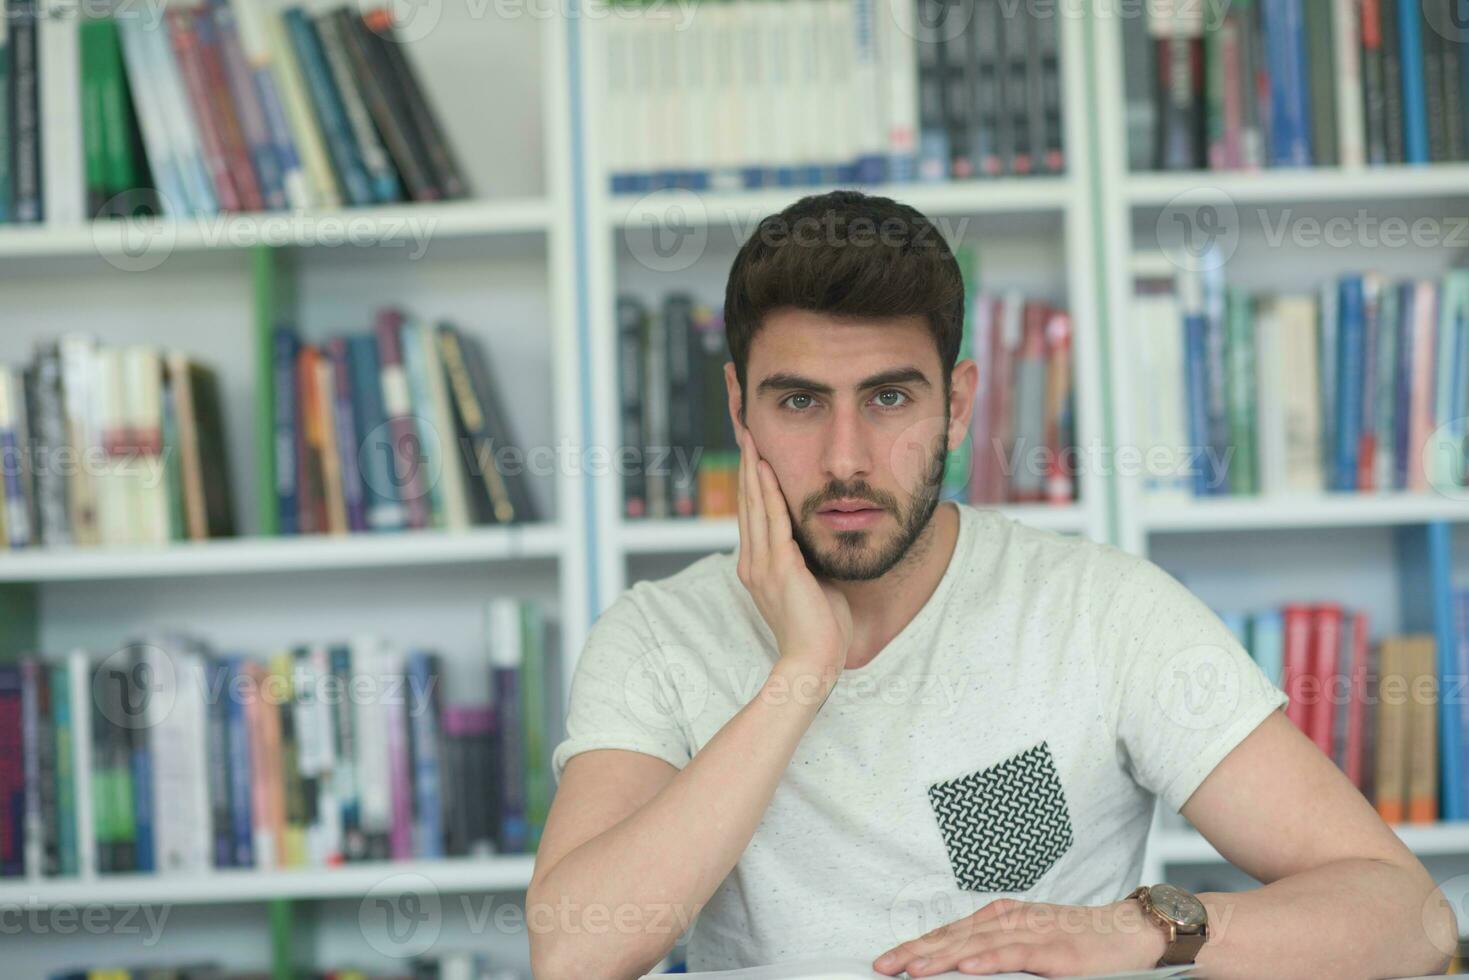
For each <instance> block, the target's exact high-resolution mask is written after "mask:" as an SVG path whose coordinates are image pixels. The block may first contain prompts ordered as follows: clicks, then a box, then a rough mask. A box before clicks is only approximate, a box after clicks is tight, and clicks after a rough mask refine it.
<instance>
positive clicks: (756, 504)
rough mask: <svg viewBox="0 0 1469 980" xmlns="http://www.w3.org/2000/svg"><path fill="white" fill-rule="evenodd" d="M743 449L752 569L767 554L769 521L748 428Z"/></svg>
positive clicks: (758, 454) (752, 438)
mask: <svg viewBox="0 0 1469 980" xmlns="http://www.w3.org/2000/svg"><path fill="white" fill-rule="evenodd" d="M743 450H744V452H746V453H748V454H749V456H750V465H749V466H748V467H747V468H746V470H745V480H744V487H745V493H746V495H747V496H748V497H749V498H750V506H749V515H748V517H749V532H750V560H751V561H752V562H753V563H754V564H753V565H751V566H750V568H751V569H752V570H753V569H756V568H759V567H760V566H761V565H762V564H763V563H764V562H765V559H766V556H767V554H768V549H769V537H770V527H769V525H770V522H769V520H768V519H767V518H766V514H765V495H764V494H763V493H761V492H760V470H759V463H760V453H759V451H758V450H756V449H755V437H754V436H752V435H750V430H749V429H745V432H744V446H743Z"/></svg>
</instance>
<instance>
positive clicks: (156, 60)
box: [141, 20, 219, 215]
mask: <svg viewBox="0 0 1469 980" xmlns="http://www.w3.org/2000/svg"><path fill="white" fill-rule="evenodd" d="M141 36H142V38H143V41H144V43H145V45H146V47H147V49H148V56H149V57H148V61H149V64H150V65H151V70H150V74H151V75H152V76H153V91H154V92H155V93H156V94H157V96H158V97H159V99H160V100H161V102H160V110H161V117H162V120H163V126H164V129H165V131H166V133H167V136H168V142H169V145H170V146H171V147H172V154H173V157H174V160H175V161H176V162H177V165H178V171H179V179H180V181H181V182H182V185H183V193H184V196H185V198H186V200H184V201H183V202H180V205H181V207H182V208H183V210H184V211H186V212H187V213H189V214H196V215H211V214H217V213H218V212H219V199H218V197H217V196H216V195H215V192H214V179H213V178H212V177H211V176H210V175H209V167H208V165H207V164H206V163H205V162H204V151H203V150H202V149H201V147H200V144H199V133H198V131H197V130H196V129H195V127H194V115H193V109H192V108H191V107H190V104H189V98H188V95H187V94H186V91H185V88H184V76H183V72H182V70H181V69H180V68H179V65H178V62H177V61H176V60H175V59H174V54H173V42H172V41H171V40H170V38H169V33H168V24H167V22H166V21H161V20H160V21H159V22H158V23H157V24H156V25H155V26H153V27H152V28H151V29H148V30H143V31H141Z"/></svg>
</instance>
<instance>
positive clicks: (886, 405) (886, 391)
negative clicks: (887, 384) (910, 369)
mask: <svg viewBox="0 0 1469 980" xmlns="http://www.w3.org/2000/svg"><path fill="white" fill-rule="evenodd" d="M888 395H892V396H894V397H896V398H899V399H901V401H883V400H882V399H883V398H884V397H885V396H888ZM877 398H878V402H879V403H880V404H881V405H882V407H883V408H897V407H899V406H900V405H903V404H906V403H907V401H908V396H907V395H906V394H904V393H903V392H901V391H899V390H898V389H896V388H886V389H884V390H882V391H879V392H878V393H877Z"/></svg>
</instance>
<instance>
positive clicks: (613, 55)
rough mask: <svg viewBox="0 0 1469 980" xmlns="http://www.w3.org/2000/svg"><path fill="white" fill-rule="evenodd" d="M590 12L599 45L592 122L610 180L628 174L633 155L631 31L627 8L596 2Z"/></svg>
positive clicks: (604, 167) (603, 163)
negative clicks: (597, 102) (597, 101)
mask: <svg viewBox="0 0 1469 980" xmlns="http://www.w3.org/2000/svg"><path fill="white" fill-rule="evenodd" d="M590 12H592V13H595V14H598V15H600V17H601V21H600V24H601V26H600V28H599V30H598V32H597V33H596V35H594V36H595V37H596V38H597V39H598V40H599V41H600V42H601V52H602V84H601V100H602V111H601V112H600V113H599V114H597V117H596V118H595V119H594V120H593V122H594V125H597V126H599V127H600V131H601V139H600V140H599V141H598V144H597V145H598V146H599V147H601V150H602V165H603V169H604V170H605V171H606V172H607V173H608V174H611V175H612V176H614V177H620V176H622V175H624V174H627V173H628V172H629V171H630V167H631V163H632V158H633V154H632V152H631V145H632V141H633V139H634V136H635V135H636V134H635V132H634V130H633V124H632V120H631V118H630V117H629V112H628V109H629V104H630V103H631V101H632V72H633V65H632V58H631V44H632V38H631V37H630V36H629V32H630V31H631V30H632V29H633V28H631V27H630V26H629V23H628V16H629V15H628V8H626V7H623V6H621V5H618V4H609V3H602V2H596V3H594V4H593V6H592V7H591V11H590Z"/></svg>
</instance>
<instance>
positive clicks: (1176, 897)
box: [1150, 885, 1205, 926]
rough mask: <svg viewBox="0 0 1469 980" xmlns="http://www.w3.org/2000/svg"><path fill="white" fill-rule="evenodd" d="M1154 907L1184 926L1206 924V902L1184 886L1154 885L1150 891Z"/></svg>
mask: <svg viewBox="0 0 1469 980" xmlns="http://www.w3.org/2000/svg"><path fill="white" fill-rule="evenodd" d="M1150 897H1151V898H1152V900H1153V907H1154V908H1156V909H1157V910H1158V911H1159V912H1162V913H1163V914H1164V915H1165V916H1167V917H1168V918H1170V919H1172V920H1173V921H1174V922H1177V923H1178V924H1179V925H1182V926H1201V925H1203V924H1204V920H1205V914H1204V903H1203V902H1201V901H1199V900H1198V899H1197V898H1195V897H1194V896H1192V895H1190V894H1189V893H1188V892H1186V891H1184V890H1183V889H1182V888H1175V887H1174V886H1173V885H1154V886H1153V887H1152V889H1151V891H1150Z"/></svg>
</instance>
